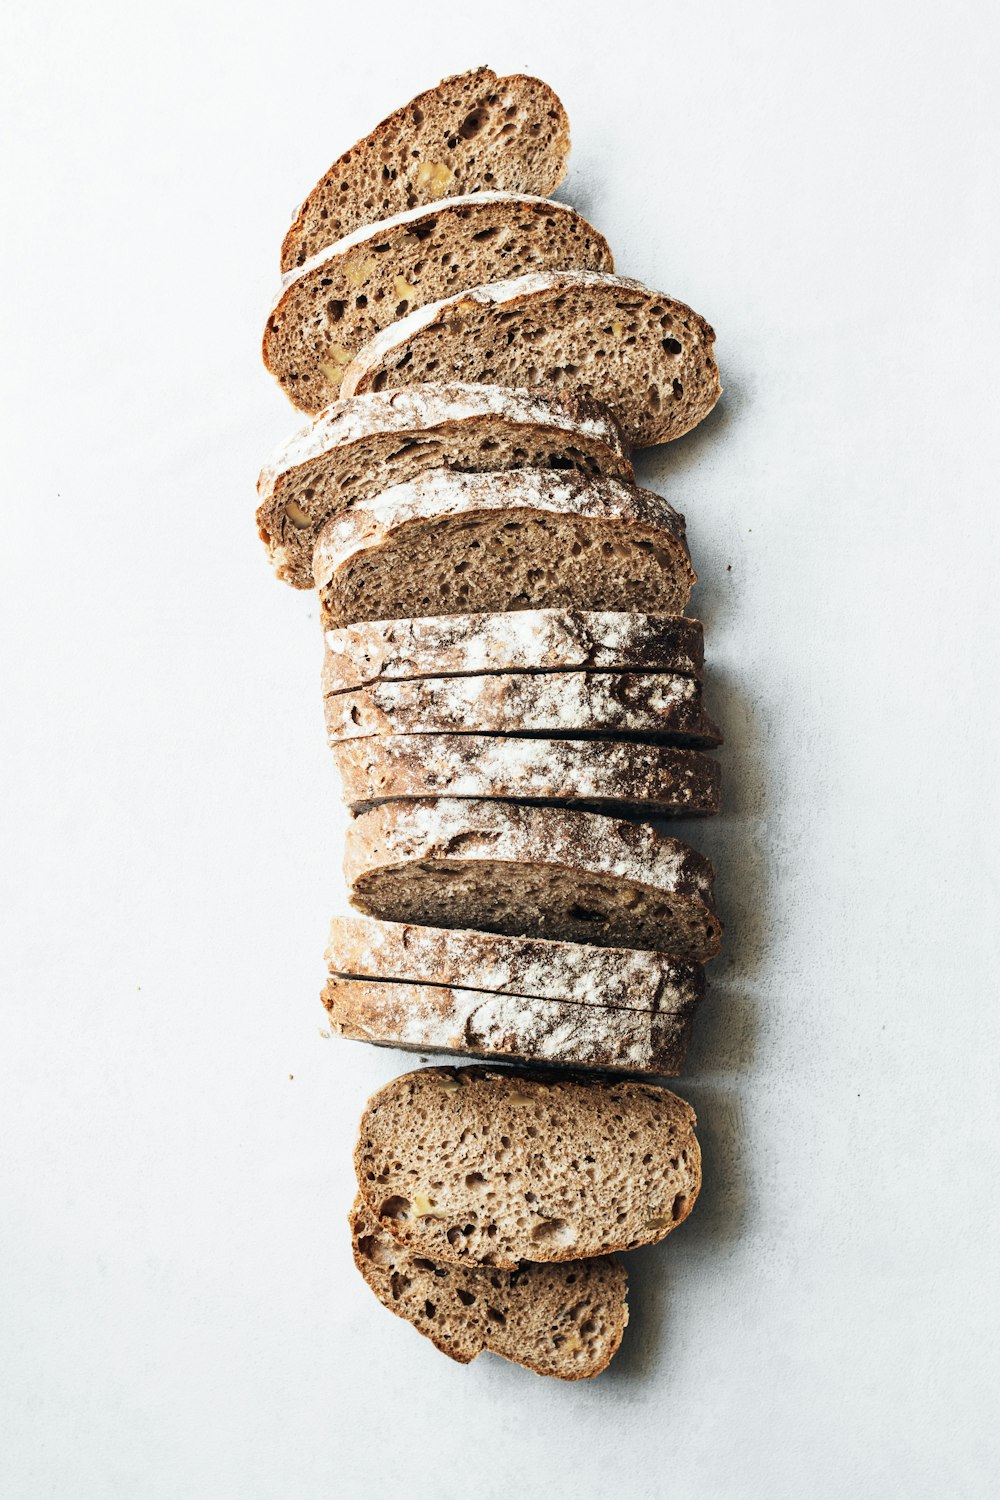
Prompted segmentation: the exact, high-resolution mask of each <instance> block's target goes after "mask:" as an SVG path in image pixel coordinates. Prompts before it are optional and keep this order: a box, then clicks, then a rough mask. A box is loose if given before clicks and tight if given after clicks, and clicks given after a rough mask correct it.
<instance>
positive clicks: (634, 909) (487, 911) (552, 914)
mask: <svg viewBox="0 0 1000 1500" xmlns="http://www.w3.org/2000/svg"><path fill="white" fill-rule="evenodd" d="M344 873H345V876H346V878H347V884H348V889H349V890H350V893H351V901H352V903H353V904H354V906H356V907H357V908H358V909H359V910H360V911H363V912H368V913H370V914H371V915H373V916H377V917H380V918H382V919H383V920H385V921H389V922H414V923H419V924H421V925H424V926H437V927H447V928H477V929H479V930H480V931H485V932H494V933H506V934H509V935H511V936H521V935H523V936H527V937H534V938H550V939H559V940H561V941H567V942H574V943H586V944H598V945H600V946H602V947H611V948H648V949H656V950H659V951H662V952H665V953H670V954H673V955H674V956H675V957H678V958H682V959H685V960H689V961H692V962H695V963H704V962H705V961H706V960H707V959H710V958H713V957H714V956H715V955H716V954H717V953H718V951H719V947H720V944H721V942H722V924H721V922H720V921H719V918H718V916H717V915H716V911H715V900H714V895H713V885H714V880H715V871H714V870H713V868H712V863H711V861H710V860H708V859H706V858H705V856H704V855H703V854H698V853H696V851H695V850H694V849H690V848H689V847H688V846H687V845H686V844H682V843H681V842H680V840H679V839H675V838H669V837H668V836H667V835H666V834H663V833H660V832H658V831H657V830H656V829H654V828H651V827H650V826H649V825H648V824H646V823H627V822H625V821H624V820H622V819H618V818H608V817H604V816H602V815H601V814H599V813H589V812H579V811H577V810H576V809H570V808H561V807H553V806H551V805H549V806H540V807H521V806H518V805H517V804H515V803H510V802H476V801H459V800H455V801H452V800H451V799H449V798H434V797H428V798H425V799H423V800H422V801H413V802H392V803H386V804H384V805H383V806H381V807H376V808H373V809H372V810H371V811H370V812H366V813H363V814H362V815H361V816H360V817H359V818H357V819H356V820H355V821H354V822H353V823H351V824H349V825H348V829H347V835H346V844H345V859H344Z"/></svg>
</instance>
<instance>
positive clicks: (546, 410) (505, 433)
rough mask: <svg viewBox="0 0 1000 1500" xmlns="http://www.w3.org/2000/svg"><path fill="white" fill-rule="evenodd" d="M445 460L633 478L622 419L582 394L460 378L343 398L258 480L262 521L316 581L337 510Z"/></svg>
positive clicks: (307, 580)
mask: <svg viewBox="0 0 1000 1500" xmlns="http://www.w3.org/2000/svg"><path fill="white" fill-rule="evenodd" d="M438 468H444V469H461V470H500V469H580V470H582V471H583V472H584V473H586V474H593V475H607V476H609V477H611V478H614V479H624V480H631V478H632V465H631V463H630V461H629V458H628V456H627V454H626V452H625V447H624V441H623V439H622V435H621V432H620V430H619V429H618V427H617V425H616V423H615V422H614V420H613V419H612V418H611V417H609V416H607V415H606V414H605V413H604V412H603V410H601V409H598V408H597V407H596V406H594V405H592V404H588V403H587V402H586V401H576V400H573V399H569V398H567V399H566V400H563V399H562V398H561V397H558V396H557V397H553V398H551V399H550V398H547V397H544V396H542V395H539V394H538V393H537V392H536V393H534V394H530V393H529V392H527V391H512V390H504V389H501V388H500V387H495V386H487V385H462V384H459V383H458V382H455V381H451V382H446V383H440V384H427V385H421V386H419V387H418V388H416V389H414V390H412V391H406V390H402V391H386V392H385V393H384V394H378V393H375V394H373V395H368V396H362V397H355V398H354V399H352V400H349V401H338V402H335V403H334V405H333V406H330V407H327V409H326V411H324V412H322V413H321V414H320V415H319V416H318V417H317V418H315V420H314V421H312V422H310V423H309V424H308V426H306V427H305V428H303V429H302V430H301V431H300V432H297V433H296V434H295V435H294V436H293V437H292V438H290V439H289V440H288V441H287V442H286V443H284V444H283V445H282V447H281V448H280V449H279V450H278V452H277V453H276V454H275V455H274V458H273V459H272V460H271V462H270V463H269V464H268V465H266V466H265V468H264V469H263V470H262V471H261V475H260V478H259V480H258V481H257V492H258V496H259V499H260V504H259V506H258V508H257V528H258V531H259V532H260V536H261V540H262V541H263V542H264V544H265V546H266V547H267V550H268V554H269V556H270V558H271V562H272V564H273V566H274V568H275V570H276V572H277V574H278V577H279V578H281V579H283V580H284V581H285V582H286V583H290V584H292V585H293V586H294V587H296V588H301V589H308V588H312V587H313V572H312V563H313V549H314V548H315V545H316V540H317V538H318V536H319V533H320V531H321V530H322V528H323V527H324V525H325V524H326V522H327V521H329V520H330V518H331V517H332V516H338V515H342V514H344V513H345V512H347V511H348V510H350V508H351V507H352V506H353V505H354V504H356V503H357V502H358V501H359V500H363V499H370V498H371V497H372V496H374V495H377V494H378V493H379V492H380V491H381V490H385V489H388V488H389V487H390V485H394V484H401V483H405V482H406V481H407V480H410V479H415V478H416V477H417V475H418V474H420V473H422V472H423V471H424V470H425V469H438Z"/></svg>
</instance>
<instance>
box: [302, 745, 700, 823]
mask: <svg viewBox="0 0 1000 1500" xmlns="http://www.w3.org/2000/svg"><path fill="white" fill-rule="evenodd" d="M331 750H332V754H333V759H334V762H335V764H336V766H337V769H338V770H339V772H340V779H341V784H342V788H343V794H344V800H345V801H346V803H347V804H348V806H349V807H350V808H351V809H352V810H353V811H355V812H357V811H359V810H360V809H362V808H365V807H371V806H373V805H375V804H376V803H379V802H389V801H393V800H396V799H399V798H403V799H405V798H410V797H475V798H483V797H496V798H503V799H508V798H510V799H513V800H516V801H529V802H531V801H540V802H556V803H563V802H568V803H580V804H582V805H583V806H584V807H589V808H596V809H606V810H609V811H612V812H615V811H617V812H624V811H636V812H642V813H645V814H646V815H654V816H660V817H701V816H704V815H707V814H710V813H717V812H718V811H719V791H720V782H721V770H720V767H719V763H718V761H716V760H713V759H712V757H711V756H709V755H706V754H705V753H704V752H703V751H701V750H678V749H675V748H674V747H673V746H666V745H645V744H633V743H631V742H629V743H625V742H622V741H613V740H610V741H609V740H570V739H566V740H557V739H551V738H548V739H517V738H515V737H514V736H513V735H506V736H504V735H486V734H420V735H411V734H385V735H378V736H372V737H370V738H369V739H364V740H341V741H340V742H338V743H337V744H334V745H333V746H332V747H331Z"/></svg>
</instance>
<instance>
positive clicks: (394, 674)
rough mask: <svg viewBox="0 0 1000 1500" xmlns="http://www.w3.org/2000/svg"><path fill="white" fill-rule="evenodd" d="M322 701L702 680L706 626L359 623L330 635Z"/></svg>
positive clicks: (522, 617)
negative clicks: (469, 680) (440, 686)
mask: <svg viewBox="0 0 1000 1500" xmlns="http://www.w3.org/2000/svg"><path fill="white" fill-rule="evenodd" d="M325 646H326V649H325V652H324V657H323V678H322V685H323V696H324V697H326V696H328V695H329V694H331V693H346V692H351V691H353V690H355V689H357V688H362V687H367V686H369V684H371V683H375V682H408V681H413V680H414V679H417V678H438V677H453V676H455V677H468V676H472V675H474V674H476V673H483V672H557V671H559V672H562V671H567V672H569V671H582V670H593V671H616V670H617V671H651V672H677V673H682V674H683V675H685V676H688V677H694V678H696V679H697V680H698V681H700V680H701V677H702V673H703V669H704V661H705V646H704V635H703V631H702V626H701V621H700V620H694V619H691V618H689V617H688V616H686V615H658V614H655V615H654V614H641V613H636V612H633V611H631V610H617V611H616V610H577V609H520V610H510V611H506V612H494V613H488V614H472V615H430V616H422V617H419V618H416V619H404V620H363V621H359V622H357V623H356V624H353V625H343V626H340V627H338V628H335V629H331V630H327V632H326V638H325Z"/></svg>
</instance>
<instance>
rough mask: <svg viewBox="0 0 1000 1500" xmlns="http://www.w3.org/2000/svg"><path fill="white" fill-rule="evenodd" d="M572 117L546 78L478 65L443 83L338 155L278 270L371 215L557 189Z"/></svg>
mask: <svg viewBox="0 0 1000 1500" xmlns="http://www.w3.org/2000/svg"><path fill="white" fill-rule="evenodd" d="M568 156H569V121H568V120H567V118H566V111H565V110H564V109H563V106H562V104H561V103H560V101H559V99H558V98H557V96H556V95H555V94H554V93H553V91H552V89H551V88H549V86H548V84H547V83H543V82H542V81H541V79H540V78H530V77H526V76H524V75H523V74H514V75H511V76H508V77H506V78H498V77H497V76H496V74H495V73H494V72H493V71H492V69H490V68H475V69H473V70H472V71H470V72H468V73H456V74H455V76H454V77H452V78H445V79H443V80H442V82H441V83H439V84H437V86H436V87H435V88H432V89H427V90H426V91H425V92H424V93H422V94H418V95H417V97H416V98H415V99H412V100H411V101H410V103H409V104H405V105H403V107H402V108H401V109H397V110H395V111H394V113H393V114H391V115H389V116H388V117H387V118H386V119H385V120H383V121H382V122H381V124H380V125H376V127H375V129H374V130H372V131H371V132H370V133H369V134H368V135H366V136H364V137H363V139H362V140H360V141H358V143H357V144H356V145H355V146H352V147H351V149H350V150H349V151H345V152H344V154H343V156H341V157H338V159H337V160H336V161H335V162H334V164H333V166H332V167H331V168H330V169H329V171H328V172H326V173H325V174H324V175H323V176H322V177H321V178H320V180H319V182H318V183H317V184H316V186H315V187H314V188H313V190H312V192H311V193H310V194H309V196H308V198H307V199H306V201H305V202H304V203H303V205H302V207H301V208H300V209H299V211H298V213H297V214H296V216H295V221H294V223H293V224H292V226H291V228H290V229H289V230H288V233H287V234H286V235H285V240H284V244H283V245H282V247H281V269H282V270H283V271H287V270H289V269H290V268H291V267H293V266H301V265H303V264H304V263H305V262H306V261H307V260H308V259H309V258H310V256H312V255H316V254H317V253H318V252H319V251H320V250H322V249H324V247H325V246H327V245H332V244H333V242H334V240H338V239H340V237H341V236H342V235H345V234H350V232H351V231H352V230H353V229H357V228H358V227H359V226H360V225H362V224H370V223H371V221H372V220H373V219H385V218H388V217H389V215H390V214H396V213H401V212H402V211H403V210H404V209H409V208H413V207H414V206H415V205H417V204H421V203H430V202H432V201H433V200H435V199H438V198H448V197H451V196H453V195H454V194H458V193H474V192H481V191H483V190H488V189H490V188H499V189H501V190H503V191H505V192H511V193H540V194H542V195H543V196H546V195H547V194H549V193H551V192H553V191H554V189H555V188H557V187H558V186H559V184H560V182H561V181H562V179H563V178H564V177H565V175H566V159H567V157H568Z"/></svg>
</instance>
